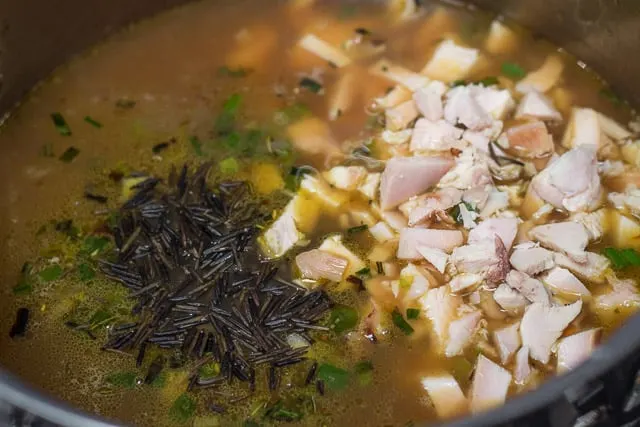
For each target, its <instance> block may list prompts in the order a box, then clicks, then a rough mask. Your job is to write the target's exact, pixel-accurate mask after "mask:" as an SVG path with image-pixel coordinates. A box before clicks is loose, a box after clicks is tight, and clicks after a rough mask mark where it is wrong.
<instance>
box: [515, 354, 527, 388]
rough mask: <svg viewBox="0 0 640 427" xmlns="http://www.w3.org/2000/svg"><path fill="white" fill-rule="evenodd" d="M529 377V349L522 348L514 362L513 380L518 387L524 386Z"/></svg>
mask: <svg viewBox="0 0 640 427" xmlns="http://www.w3.org/2000/svg"><path fill="white" fill-rule="evenodd" d="M530 377H531V365H530V364H529V347H526V346H523V347H521V348H520V350H518V352H517V353H516V361H515V364H514V366H513V380H514V381H515V383H516V384H518V385H524V384H526V383H527V382H528V381H529V378H530Z"/></svg>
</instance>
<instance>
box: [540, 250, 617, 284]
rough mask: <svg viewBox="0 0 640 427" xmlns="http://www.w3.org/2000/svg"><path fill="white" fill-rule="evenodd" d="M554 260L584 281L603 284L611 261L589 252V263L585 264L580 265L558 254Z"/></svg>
mask: <svg viewBox="0 0 640 427" xmlns="http://www.w3.org/2000/svg"><path fill="white" fill-rule="evenodd" d="M553 258H554V260H555V262H556V265H558V266H560V267H564V268H566V269H569V270H571V272H572V273H573V274H575V275H576V276H578V277H579V278H581V279H583V280H588V281H590V282H594V283H603V282H604V278H605V277H604V276H605V272H606V271H607V268H609V260H608V259H607V258H606V257H604V256H602V255H599V254H596V253H593V252H587V261H586V262H585V263H578V262H576V261H575V260H573V259H571V258H569V257H568V256H566V255H565V254H561V253H557V252H556V253H555V254H554V256H553Z"/></svg>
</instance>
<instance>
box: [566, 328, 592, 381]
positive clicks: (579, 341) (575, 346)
mask: <svg viewBox="0 0 640 427" xmlns="http://www.w3.org/2000/svg"><path fill="white" fill-rule="evenodd" d="M601 335H602V330H601V329H599V328H596V329H589V330H587V331H583V332H579V333H577V334H574V335H570V336H568V337H565V338H562V339H561V340H560V341H559V342H558V349H557V357H558V365H557V371H558V373H563V372H566V371H568V370H570V369H573V368H575V367H576V366H578V365H579V364H581V363H582V362H584V361H585V360H586V359H587V358H588V357H589V355H590V354H591V352H592V351H593V350H594V349H595V348H596V346H597V345H598V343H599V342H600V336H601Z"/></svg>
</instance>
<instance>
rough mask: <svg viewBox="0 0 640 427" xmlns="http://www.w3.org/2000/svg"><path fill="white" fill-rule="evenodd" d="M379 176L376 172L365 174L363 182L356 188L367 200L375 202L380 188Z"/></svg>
mask: <svg viewBox="0 0 640 427" xmlns="http://www.w3.org/2000/svg"><path fill="white" fill-rule="evenodd" d="M381 176H382V174H380V173H377V172H376V173H369V174H367V176H366V178H365V179H364V182H363V183H362V184H360V186H359V187H358V191H359V192H361V193H362V194H364V195H365V196H366V197H367V199H369V200H375V198H376V193H377V192H378V187H379V186H380V177H381Z"/></svg>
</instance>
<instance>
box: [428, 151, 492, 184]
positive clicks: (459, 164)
mask: <svg viewBox="0 0 640 427" xmlns="http://www.w3.org/2000/svg"><path fill="white" fill-rule="evenodd" d="M483 157H484V156H483V155H481V154H479V153H476V152H475V151H474V150H473V149H472V148H470V147H469V148H467V149H465V150H463V151H462V154H460V155H459V156H458V158H457V160H456V162H455V166H454V167H453V168H452V169H451V170H450V171H448V172H447V173H446V175H444V176H443V177H442V178H441V179H440V182H439V183H438V187H440V188H446V187H453V188H457V189H459V190H468V189H470V188H473V187H478V186H481V185H489V184H492V183H493V180H492V178H491V172H489V166H488V164H487V162H486V161H485V160H484V158H483Z"/></svg>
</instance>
